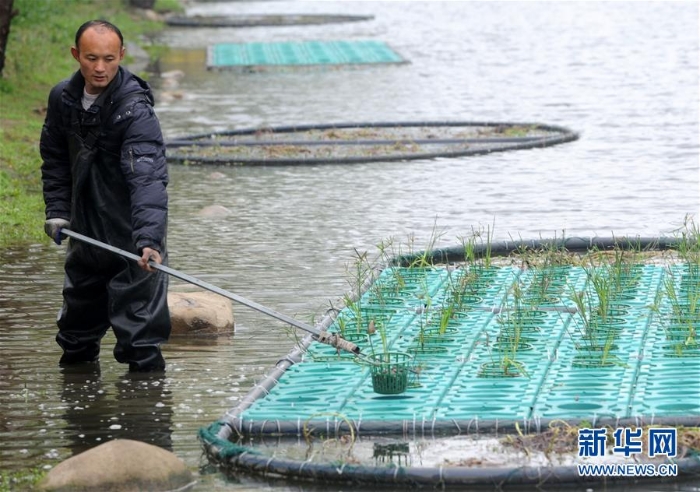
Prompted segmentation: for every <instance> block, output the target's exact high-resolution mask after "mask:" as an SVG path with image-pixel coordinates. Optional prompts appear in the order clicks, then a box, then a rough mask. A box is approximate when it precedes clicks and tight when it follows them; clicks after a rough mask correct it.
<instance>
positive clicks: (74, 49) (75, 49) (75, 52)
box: [70, 46, 80, 61]
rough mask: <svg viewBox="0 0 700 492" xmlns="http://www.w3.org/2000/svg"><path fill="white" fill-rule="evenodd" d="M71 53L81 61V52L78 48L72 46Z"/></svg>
mask: <svg viewBox="0 0 700 492" xmlns="http://www.w3.org/2000/svg"><path fill="white" fill-rule="evenodd" d="M70 54H71V55H73V58H75V59H76V60H77V61H80V52H79V51H78V48H76V47H75V46H72V47H71V49H70Z"/></svg>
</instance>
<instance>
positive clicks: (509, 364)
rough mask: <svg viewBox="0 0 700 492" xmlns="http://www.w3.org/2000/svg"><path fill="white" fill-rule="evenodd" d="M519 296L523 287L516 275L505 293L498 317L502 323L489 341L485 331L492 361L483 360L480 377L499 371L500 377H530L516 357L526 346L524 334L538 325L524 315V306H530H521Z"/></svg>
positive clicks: (530, 331)
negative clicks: (492, 341) (515, 278)
mask: <svg viewBox="0 0 700 492" xmlns="http://www.w3.org/2000/svg"><path fill="white" fill-rule="evenodd" d="M522 300H523V299H522V289H521V286H520V284H519V279H518V280H516V282H514V284H513V285H512V286H511V288H510V290H509V293H508V294H507V295H506V296H505V300H504V305H503V309H502V311H501V313H502V315H501V316H499V317H498V318H497V322H498V323H499V324H500V325H501V327H500V330H499V333H498V335H497V336H496V340H495V343H493V344H490V343H488V335H487V348H488V350H489V354H490V358H491V361H490V362H487V363H485V364H482V366H481V368H480V370H479V373H478V376H479V377H498V375H499V374H500V375H501V376H503V377H518V376H526V377H529V374H528V372H527V369H526V367H525V364H524V363H523V362H522V361H520V360H518V354H519V351H520V350H522V349H526V348H528V347H529V344H528V343H527V342H526V341H525V340H524V339H523V335H524V334H525V333H526V332H528V333H532V332H533V330H537V329H536V328H534V327H533V326H532V325H531V324H530V322H529V319H528V318H527V317H526V316H523V310H524V309H525V310H527V309H529V308H527V307H523V304H522ZM511 302H512V304H511Z"/></svg>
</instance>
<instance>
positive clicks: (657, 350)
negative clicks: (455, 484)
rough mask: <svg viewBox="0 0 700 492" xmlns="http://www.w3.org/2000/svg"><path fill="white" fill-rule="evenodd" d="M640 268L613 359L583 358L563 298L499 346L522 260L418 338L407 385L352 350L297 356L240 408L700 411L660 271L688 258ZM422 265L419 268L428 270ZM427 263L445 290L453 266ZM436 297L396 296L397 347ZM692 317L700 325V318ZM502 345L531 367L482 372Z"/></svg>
mask: <svg viewBox="0 0 700 492" xmlns="http://www.w3.org/2000/svg"><path fill="white" fill-rule="evenodd" d="M641 270H642V271H641V274H640V275H639V276H638V278H637V279H636V283H635V285H634V288H633V289H630V293H631V296H630V297H635V298H637V299H638V300H639V302H632V303H629V304H627V305H624V306H620V305H618V306H616V309H618V310H619V312H616V313H614V317H615V318H618V320H619V321H618V323H617V324H616V325H614V326H613V327H612V328H611V331H610V333H611V338H610V343H611V345H609V346H608V347H607V349H608V350H609V352H608V354H607V355H608V359H607V360H608V361H610V360H613V361H614V363H613V364H610V365H607V366H604V367H595V366H590V367H587V366H585V364H583V363H584V362H586V360H588V359H584V356H586V355H591V354H592V355H599V352H596V351H593V352H587V351H586V350H584V349H586V344H587V343H589V344H590V340H589V339H587V338H584V334H585V333H586V332H585V330H584V324H583V319H584V318H583V317H582V316H581V315H580V314H579V313H576V312H570V311H571V310H570V309H564V310H562V309H556V308H557V307H561V306H546V307H543V308H542V309H540V310H538V311H536V312H531V311H528V312H526V313H525V316H526V318H525V321H523V322H522V323H521V324H520V325H518V326H519V329H520V331H519V335H520V342H521V343H522V345H520V346H519V348H518V351H517V353H516V354H515V355H512V354H510V353H509V350H511V351H512V345H510V346H509V344H508V341H507V340H505V343H504V344H503V345H502V346H501V345H500V340H499V337H502V336H504V335H506V334H507V333H506V331H507V330H506V328H507V327H508V326H509V323H508V321H509V320H510V321H513V319H512V316H513V312H512V311H509V310H507V309H505V310H502V311H501V312H499V313H494V312H492V311H491V310H490V307H492V306H498V305H499V304H498V303H499V302H501V300H502V299H503V293H504V292H506V291H507V289H508V288H509V287H508V286H512V282H514V281H515V279H517V278H518V272H517V271H514V270H513V269H511V268H504V269H498V270H496V271H495V273H494V278H496V279H498V281H497V282H496V283H495V284H494V283H492V284H491V285H490V286H488V287H486V288H484V289H482V290H481V291H479V295H480V296H483V300H482V301H480V303H479V305H477V306H475V308H474V309H473V310H471V311H469V312H467V313H466V314H465V315H464V316H463V317H460V318H459V319H458V320H456V321H455V322H454V323H451V324H448V326H447V327H446V329H445V333H444V335H443V336H442V339H440V340H437V339H430V341H429V342H426V341H425V340H426V339H425V337H423V338H422V340H423V341H424V344H423V346H424V347H425V346H430V347H432V349H431V350H425V351H424V352H417V351H415V350H413V355H414V356H415V357H414V368H416V369H418V370H419V371H420V376H419V377H418V378H417V379H416V380H415V381H413V384H410V385H409V388H408V390H407V391H406V392H405V393H402V394H399V395H391V396H385V395H379V394H377V393H375V392H374V391H373V389H372V383H371V377H370V375H369V370H368V368H367V366H366V365H360V364H357V363H356V362H352V361H351V360H349V359H347V358H344V359H343V358H338V357H336V359H334V360H333V361H330V362H302V363H301V364H298V365H296V366H293V367H292V368H290V369H289V370H288V371H287V373H286V374H285V375H284V376H283V377H282V379H281V381H280V383H279V384H278V385H277V386H276V387H274V388H273V389H272V391H271V392H270V394H269V395H268V396H267V397H266V398H264V399H262V400H259V401H256V402H255V404H254V405H253V406H252V407H251V408H249V409H248V410H246V411H245V412H244V414H243V418H244V420H246V419H253V420H256V421H260V420H266V419H280V420H282V419H291V420H298V421H304V420H305V419H309V418H311V416H313V415H318V414H323V413H324V412H325V413H328V412H337V413H338V414H342V415H343V416H344V417H347V418H350V419H370V420H375V419H382V420H387V421H416V419H418V420H421V419H422V420H430V419H437V420H453V419H468V420H471V419H480V420H493V419H506V420H508V419H520V418H529V419H532V418H535V419H537V418H545V419H547V418H562V419H596V418H603V417H607V418H613V419H614V418H629V417H632V418H633V417H637V416H642V415H644V416H659V417H661V416H673V415H700V356H699V355H698V352H699V351H698V349H697V348H694V347H692V346H691V348H687V349H686V350H684V351H681V352H680V353H679V352H678V351H677V350H673V349H671V348H669V344H670V339H669V336H670V330H669V327H670V326H671V323H670V322H669V319H670V318H669V316H671V315H672V314H673V312H674V306H673V305H672V304H673V302H672V301H671V299H669V295H668V292H667V290H668V289H667V287H666V286H667V285H669V283H668V282H669V281H664V279H665V278H668V279H671V280H672V284H673V285H674V286H675V287H677V288H679V289H680V288H681V287H682V286H683V284H682V282H683V275H682V273H683V270H682V269H679V270H678V271H674V270H668V271H667V270H666V269H665V268H664V267H661V266H657V265H650V266H645V267H644V268H643V269H641ZM678 272H681V275H678V274H677V273H678ZM385 273H386V272H385ZM387 275H388V274H387ZM420 275H423V280H424V279H425V272H423V273H421V274H420ZM430 275H431V276H434V279H433V280H434V283H431V282H432V281H431V282H428V283H426V282H423V287H425V286H426V285H428V284H430V286H431V287H430V290H431V292H432V294H431V296H432V297H433V299H439V298H440V296H441V295H444V291H445V290H446V289H447V288H448V287H449V285H450V281H451V280H453V279H454V277H453V276H450V277H445V275H447V274H446V273H445V272H442V274H439V273H437V272H430ZM449 275H454V272H450V273H449ZM380 278H382V277H380ZM387 278H388V277H384V281H387ZM522 280H525V281H526V280H527V279H526V278H523V279H522ZM499 283H500V287H499V286H497V284H499ZM567 284H568V285H572V286H574V287H573V288H575V289H577V290H578V291H580V290H582V289H587V288H589V286H588V284H587V282H586V272H585V271H584V270H583V269H580V268H578V267H571V268H570V269H569V270H568V272H567ZM435 286H437V290H435ZM488 294H492V295H491V296H489V295H488ZM412 295H413V294H412ZM653 305H656V306H657V308H654V307H652V306H653ZM483 308H485V309H483ZM506 308H507V306H506ZM553 308H554V309H553ZM432 309H435V306H431V309H426V310H424V311H422V312H413V311H411V310H410V309H407V310H401V309H398V308H396V307H394V308H392V309H391V317H390V318H389V320H388V322H387V325H386V326H387V329H388V331H387V333H388V335H389V339H390V347H391V349H392V350H395V351H411V350H412V349H414V348H415V347H416V345H417V344H418V343H419V340H421V333H422V335H423V336H424V335H425V334H426V332H425V329H426V326H427V320H428V319H429V317H430V315H431V314H433V313H432V312H431V310H432ZM435 311H436V312H437V310H435ZM377 313H379V314H381V313H380V312H379V311H377ZM340 315H341V316H345V315H346V313H345V312H341V313H340ZM528 317H529V318H528ZM689 326H690V328H691V329H693V330H696V331H697V330H698V329H700V326H698V325H697V324H690V325H689ZM378 339H379V338H378V335H374V336H372V337H371V338H370V340H373V345H375V346H376V347H378V344H377V343H376V342H377V341H378ZM511 343H512V341H511ZM598 350H600V348H599V349H598ZM309 352H310V353H312V354H321V355H324V354H325V355H328V354H329V353H331V354H333V353H334V352H335V351H334V349H332V347H327V346H324V345H321V344H313V345H312V346H311V348H310V349H309ZM365 352H369V350H365ZM503 356H509V357H510V356H513V357H515V360H517V361H518V362H519V363H521V364H522V365H523V366H522V367H523V368H524V371H525V375H521V376H519V377H484V375H483V374H481V373H480V368H481V367H482V366H483V364H485V363H488V362H493V361H498V360H499V358H500V357H503Z"/></svg>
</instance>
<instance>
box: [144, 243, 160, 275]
mask: <svg viewBox="0 0 700 492" xmlns="http://www.w3.org/2000/svg"><path fill="white" fill-rule="evenodd" d="M149 260H151V261H154V262H156V263H158V264H159V265H160V264H161V263H163V258H161V256H160V253H159V252H158V250H156V249H152V248H143V252H142V254H141V259H140V260H139V266H140V267H141V268H143V269H144V270H146V271H147V272H155V271H156V269H155V268H153V267H152V266H151V265H149V264H148V261H149Z"/></svg>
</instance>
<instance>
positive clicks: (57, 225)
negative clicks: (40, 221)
mask: <svg viewBox="0 0 700 492" xmlns="http://www.w3.org/2000/svg"><path fill="white" fill-rule="evenodd" d="M61 229H70V222H68V221H67V220H66V219H59V218H56V219H47V220H46V222H44V232H46V234H47V235H48V236H49V237H50V238H51V239H53V241H54V242H55V243H56V244H61V241H62V240H64V239H65V238H66V236H65V235H63V234H61Z"/></svg>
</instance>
